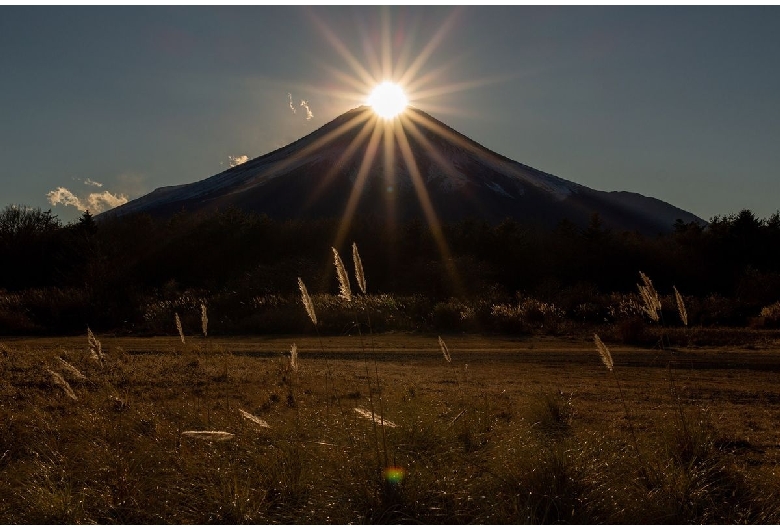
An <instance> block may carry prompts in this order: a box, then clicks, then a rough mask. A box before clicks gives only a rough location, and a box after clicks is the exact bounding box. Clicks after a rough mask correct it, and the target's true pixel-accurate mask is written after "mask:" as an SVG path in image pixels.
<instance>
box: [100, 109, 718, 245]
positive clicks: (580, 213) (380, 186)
mask: <svg viewBox="0 0 780 530" xmlns="http://www.w3.org/2000/svg"><path fill="white" fill-rule="evenodd" d="M372 125H373V127H372ZM391 133H392V134H391ZM388 139H389V140H388ZM367 153H368V155H367ZM370 155H373V156H370ZM229 206H236V207H239V208H241V209H245V210H251V211H257V212H262V213H266V214H268V215H269V216H270V217H275V218H296V217H303V218H311V217H315V218H317V217H342V218H345V217H347V218H351V217H352V216H355V215H358V216H360V215H366V214H371V215H374V216H376V215H380V216H381V215H384V216H386V217H387V218H388V220H389V222H395V221H398V220H403V219H408V218H414V217H418V218H426V219H427V220H428V221H429V222H431V220H432V219H435V220H437V221H438V220H441V221H453V220H459V219H464V218H467V217H478V218H483V219H485V220H487V221H489V222H494V223H495V222H500V221H502V220H503V219H505V218H507V217H509V218H514V219H517V220H520V221H526V222H536V223H538V224H543V225H550V226H553V225H555V224H557V223H559V222H560V221H562V220H564V219H568V220H569V221H571V222H573V223H575V224H577V225H584V224H587V223H588V222H589V220H590V218H591V216H592V215H593V213H598V214H599V216H600V217H601V219H602V221H603V223H604V225H605V226H606V227H609V228H616V229H622V230H636V231H639V232H644V233H648V234H652V233H657V232H668V231H671V229H672V225H673V224H674V222H675V221H676V220H677V219H682V220H683V221H684V222H686V223H688V222H697V223H700V224H706V223H705V222H704V221H703V220H702V219H700V218H699V217H697V216H695V215H694V214H692V213H690V212H686V211H685V210H682V209H680V208H677V207H675V206H673V205H671V204H669V203H666V202H664V201H661V200H659V199H655V198H652V197H646V196H643V195H641V194H638V193H634V192H628V191H614V192H604V191H599V190H594V189H591V188H588V187H587V186H584V185H582V184H578V183H575V182H572V181H568V180H566V179H563V178H561V177H557V176H555V175H552V174H550V173H546V172H544V171H541V170H538V169H536V168H533V167H531V166H528V165H526V164H523V163H521V162H517V161H515V160H512V159H510V158H508V157H506V156H504V155H501V154H499V153H496V152H494V151H492V150H490V149H489V148H487V147H485V146H483V145H481V144H479V143H478V142H476V141H474V140H472V139H470V138H468V137H467V136H465V135H464V134H462V133H460V132H458V131H457V130H455V129H453V128H452V127H449V126H448V125H446V124H444V123H442V122H440V121H438V120H436V119H435V118H433V117H432V116H430V115H428V114H427V113H425V112H423V111H421V110H419V109H415V108H412V107H409V108H407V110H406V111H405V113H404V115H403V116H402V117H401V118H396V119H395V120H392V121H390V122H384V121H381V120H379V119H378V118H377V117H376V116H375V115H374V114H373V112H372V111H371V110H369V109H368V108H367V107H357V108H355V109H352V110H350V111H347V112H346V113H344V114H342V115H340V116H338V117H336V118H335V119H334V120H332V121H330V122H328V123H326V124H324V125H323V126H322V127H319V128H318V129H316V130H315V131H313V132H311V133H309V134H308V135H306V136H304V137H302V138H300V139H298V140H296V141H294V142H291V143H290V144H288V145H286V146H284V147H280V148H278V149H276V150H274V151H271V152H270V153H267V154H265V155H261V156H259V157H256V158H254V159H252V160H249V161H247V162H245V163H243V164H240V165H238V166H234V167H231V168H229V169H227V170H225V171H222V172H220V173H218V174H216V175H213V176H211V177H208V178H206V179H203V180H201V181H197V182H193V183H190V184H180V185H175V186H166V187H161V188H157V189H155V190H154V191H152V192H151V193H149V194H147V195H144V196H142V197H139V198H137V199H135V200H133V201H130V202H128V203H126V204H124V205H122V206H119V207H117V208H114V209H112V210H109V211H107V212H104V213H103V214H101V215H100V216H99V217H109V216H123V215H127V214H131V213H139V212H146V213H150V214H152V215H169V214H172V213H175V212H177V211H180V210H181V209H182V208H184V209H185V210H187V211H198V210H201V209H206V208H223V207H229ZM431 209H432V210H433V217H432V216H431ZM348 220H349V219H348Z"/></svg>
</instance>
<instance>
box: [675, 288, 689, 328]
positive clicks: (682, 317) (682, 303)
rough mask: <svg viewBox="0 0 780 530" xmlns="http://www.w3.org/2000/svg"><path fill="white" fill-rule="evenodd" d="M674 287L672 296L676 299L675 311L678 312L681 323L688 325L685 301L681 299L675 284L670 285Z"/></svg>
mask: <svg viewBox="0 0 780 530" xmlns="http://www.w3.org/2000/svg"><path fill="white" fill-rule="evenodd" d="M672 287H673V288H674V297H675V298H676V299H677V311H678V312H679V313H680V320H682V323H683V325H685V326H687V325H688V311H687V310H686V309H685V301H684V300H683V297H682V295H681V294H680V291H678V290H677V287H676V286H672Z"/></svg>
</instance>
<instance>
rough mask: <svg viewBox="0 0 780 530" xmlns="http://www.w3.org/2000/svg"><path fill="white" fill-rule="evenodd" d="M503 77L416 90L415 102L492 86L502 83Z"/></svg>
mask: <svg viewBox="0 0 780 530" xmlns="http://www.w3.org/2000/svg"><path fill="white" fill-rule="evenodd" d="M505 79H506V78H505V77H503V76H502V77H494V78H484V79H476V80H473V81H461V82H459V83H450V84H448V85H441V86H438V87H432V88H429V89H427V90H417V91H415V92H414V98H415V100H421V99H426V98H433V97H438V96H444V95H446V94H452V93H455V92H463V91H464V90H471V89H474V88H479V87H483V86H487V85H492V84H495V83H499V82H501V81H504V80H505Z"/></svg>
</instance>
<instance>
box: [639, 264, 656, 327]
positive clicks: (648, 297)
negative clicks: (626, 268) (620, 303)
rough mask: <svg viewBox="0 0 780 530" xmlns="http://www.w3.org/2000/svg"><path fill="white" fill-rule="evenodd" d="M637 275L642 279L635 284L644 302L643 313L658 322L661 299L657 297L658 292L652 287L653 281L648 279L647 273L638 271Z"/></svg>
mask: <svg viewBox="0 0 780 530" xmlns="http://www.w3.org/2000/svg"><path fill="white" fill-rule="evenodd" d="M639 277H640V278H641V279H642V284H637V288H638V289H639V294H640V296H641V297H642V302H643V303H644V310H645V313H647V316H649V317H650V319H651V320H652V321H653V322H658V320H659V319H660V314H659V312H660V311H661V299H660V298H659V297H658V292H657V291H656V290H655V287H653V282H652V281H650V278H649V277H648V276H647V274H645V273H644V272H642V271H639Z"/></svg>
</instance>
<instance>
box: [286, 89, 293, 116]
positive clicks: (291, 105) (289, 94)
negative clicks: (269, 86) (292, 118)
mask: <svg viewBox="0 0 780 530" xmlns="http://www.w3.org/2000/svg"><path fill="white" fill-rule="evenodd" d="M287 99H288V100H289V103H290V110H291V111H293V114H295V105H293V102H292V94H291V93H289V92H288V93H287Z"/></svg>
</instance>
